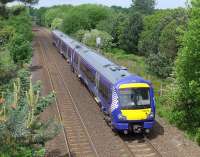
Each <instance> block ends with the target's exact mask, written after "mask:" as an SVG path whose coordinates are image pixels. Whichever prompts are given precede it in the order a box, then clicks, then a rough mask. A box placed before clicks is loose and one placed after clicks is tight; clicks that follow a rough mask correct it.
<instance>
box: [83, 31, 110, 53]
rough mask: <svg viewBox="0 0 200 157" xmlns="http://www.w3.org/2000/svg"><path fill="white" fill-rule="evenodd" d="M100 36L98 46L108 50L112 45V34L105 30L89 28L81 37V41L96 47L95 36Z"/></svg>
mask: <svg viewBox="0 0 200 157" xmlns="http://www.w3.org/2000/svg"><path fill="white" fill-rule="evenodd" d="M97 37H100V38H101V45H100V48H102V49H104V50H108V49H110V48H111V46H112V36H111V35H109V34H108V33H107V32H103V31H99V30H96V29H93V30H91V31H90V32H88V33H85V34H84V36H83V39H82V42H83V43H84V44H86V45H88V46H90V47H93V48H95V47H96V38H97Z"/></svg>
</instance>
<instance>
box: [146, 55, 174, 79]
mask: <svg viewBox="0 0 200 157" xmlns="http://www.w3.org/2000/svg"><path fill="white" fill-rule="evenodd" d="M146 61H147V64H148V65H149V66H148V68H147V69H148V71H149V72H151V73H153V74H155V75H157V76H159V77H161V78H167V77H169V76H170V74H171V73H172V69H173V65H174V63H173V60H172V59H171V60H170V58H169V57H167V56H165V55H163V54H161V53H158V54H150V55H149V57H148V58H147V59H146Z"/></svg>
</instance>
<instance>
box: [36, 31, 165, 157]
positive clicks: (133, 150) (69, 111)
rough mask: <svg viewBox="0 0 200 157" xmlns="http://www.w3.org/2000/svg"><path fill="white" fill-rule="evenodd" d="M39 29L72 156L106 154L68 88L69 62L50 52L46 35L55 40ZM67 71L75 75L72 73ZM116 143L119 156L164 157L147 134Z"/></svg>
mask: <svg viewBox="0 0 200 157" xmlns="http://www.w3.org/2000/svg"><path fill="white" fill-rule="evenodd" d="M39 32H40V33H41V34H39V35H38V41H39V44H40V48H41V49H42V58H43V61H44V64H45V65H46V69H47V70H48V75H49V79H50V81H51V86H52V89H53V90H55V91H56V93H57V100H56V104H57V110H58V112H59V117H60V120H61V121H62V123H63V133H64V137H65V143H66V148H67V150H68V154H69V156H88V157H89V156H102V155H101V154H98V152H97V149H96V148H95V144H94V143H93V141H92V138H91V137H90V134H89V132H88V130H87V127H86V125H85V123H84V120H83V118H82V117H81V114H80V113H79V110H78V107H77V104H76V103H75V101H74V99H73V94H72V93H71V92H70V90H71V88H70V87H68V83H67V82H68V80H67V79H66V75H64V73H63V70H65V72H66V69H64V68H63V67H66V66H63V64H67V63H66V61H65V60H64V59H61V57H60V55H58V53H50V52H49V51H51V48H52V47H49V44H48V43H47V41H46V40H47V39H46V38H48V40H49V41H51V42H52V39H51V37H50V35H49V32H48V31H47V30H46V29H43V28H42V29H40V31H39ZM44 36H45V37H44ZM55 60H60V62H57V63H56V61H55ZM67 73H68V75H72V73H71V72H67ZM70 73H71V74H70ZM74 81H77V80H74ZM74 83H75V82H74ZM113 136H114V135H113ZM113 145H118V146H119V152H121V153H120V154H119V156H122V157H129V156H133V157H161V154H160V153H159V152H158V151H157V149H156V148H154V146H153V145H152V144H151V142H150V141H149V140H148V138H145V137H138V136H136V137H135V136H134V135H129V136H124V135H121V137H120V136H118V135H117V136H115V140H114V141H113Z"/></svg>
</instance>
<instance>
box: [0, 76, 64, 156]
mask: <svg viewBox="0 0 200 157" xmlns="http://www.w3.org/2000/svg"><path fill="white" fill-rule="evenodd" d="M24 79H26V78H24ZM29 82H30V83H29V85H28V90H27V91H26V92H25V95H24V91H23V90H21V89H26V88H27V84H24V85H23V84H21V81H20V79H17V80H16V81H15V83H14V88H13V91H12V92H11V93H7V94H6V95H5V94H4V95H2V96H1V98H0V100H1V101H0V113H1V114H0V144H1V146H2V147H0V154H8V156H16V157H17V156H19V157H20V156H27V157H28V156H31V157H38V156H44V153H45V150H44V144H45V142H46V141H48V140H50V139H52V138H53V137H55V135H57V134H58V133H59V131H60V125H59V124H57V122H56V121H55V120H54V119H52V118H51V119H48V120H47V121H45V122H42V121H41V120H40V118H39V117H40V114H41V113H42V112H43V111H44V110H45V109H46V108H47V107H48V106H49V105H51V104H52V101H53V100H54V94H53V93H51V94H49V95H48V96H47V97H41V96H40V89H38V88H34V86H33V85H32V83H31V81H29ZM24 86H26V87H24Z"/></svg>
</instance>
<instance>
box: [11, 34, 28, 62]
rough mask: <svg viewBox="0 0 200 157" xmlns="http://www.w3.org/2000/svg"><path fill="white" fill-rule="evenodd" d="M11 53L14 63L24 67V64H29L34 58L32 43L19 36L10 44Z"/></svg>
mask: <svg viewBox="0 0 200 157" xmlns="http://www.w3.org/2000/svg"><path fill="white" fill-rule="evenodd" d="M9 51H10V54H11V56H12V59H13V61H14V63H17V64H19V65H23V63H27V62H29V60H30V58H31V56H32V53H31V52H32V48H31V43H30V42H29V41H27V40H26V39H24V37H23V36H22V35H19V34H18V35H17V36H14V37H13V39H12V40H11V42H10V43H9Z"/></svg>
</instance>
